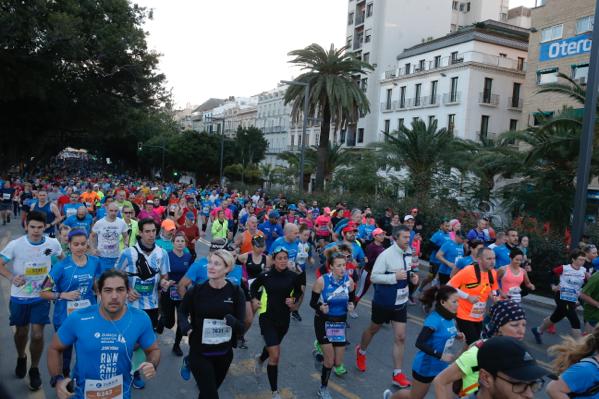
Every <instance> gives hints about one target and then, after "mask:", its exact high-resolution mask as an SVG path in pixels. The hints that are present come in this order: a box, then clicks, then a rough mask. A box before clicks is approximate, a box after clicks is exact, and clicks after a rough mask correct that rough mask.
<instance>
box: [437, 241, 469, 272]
mask: <svg viewBox="0 0 599 399" xmlns="http://www.w3.org/2000/svg"><path fill="white" fill-rule="evenodd" d="M441 251H443V257H444V258H445V259H446V260H447V261H449V262H451V263H454V264H455V261H456V259H457V258H458V257H460V258H461V257H463V256H464V244H458V243H456V242H455V241H453V240H447V241H445V244H443V245H442V246H441ZM439 273H440V274H445V275H450V274H451V269H450V268H449V266H447V265H446V264H445V263H441V266H439Z"/></svg>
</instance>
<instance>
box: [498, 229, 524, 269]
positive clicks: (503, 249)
mask: <svg viewBox="0 0 599 399" xmlns="http://www.w3.org/2000/svg"><path fill="white" fill-rule="evenodd" d="M505 237H506V242H505V244H503V245H499V246H497V247H495V248H493V252H495V269H499V268H500V267H502V266H506V265H509V264H510V262H511V259H510V252H511V251H512V249H514V248H516V247H517V246H518V232H517V231H516V230H514V229H509V230H508V231H506V232H505Z"/></svg>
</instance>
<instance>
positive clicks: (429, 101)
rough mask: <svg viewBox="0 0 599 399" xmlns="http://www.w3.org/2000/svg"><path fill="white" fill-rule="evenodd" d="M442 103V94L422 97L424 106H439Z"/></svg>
mask: <svg viewBox="0 0 599 399" xmlns="http://www.w3.org/2000/svg"><path fill="white" fill-rule="evenodd" d="M440 103H441V96H424V97H422V106H423V107H438V106H439V104H440Z"/></svg>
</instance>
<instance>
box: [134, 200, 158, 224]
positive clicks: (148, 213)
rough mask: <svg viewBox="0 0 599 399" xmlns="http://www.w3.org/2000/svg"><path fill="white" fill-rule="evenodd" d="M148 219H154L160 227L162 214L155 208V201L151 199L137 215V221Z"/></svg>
mask: <svg viewBox="0 0 599 399" xmlns="http://www.w3.org/2000/svg"><path fill="white" fill-rule="evenodd" d="M148 218H150V219H152V220H153V221H154V222H155V223H156V224H157V225H160V219H161V218H160V214H158V211H157V210H156V209H155V208H154V201H153V200H150V199H149V200H146V203H145V206H144V209H142V210H141V211H139V213H138V214H137V220H143V219H148Z"/></svg>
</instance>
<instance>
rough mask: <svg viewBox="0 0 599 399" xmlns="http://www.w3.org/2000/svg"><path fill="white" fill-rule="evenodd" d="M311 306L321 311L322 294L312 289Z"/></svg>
mask: <svg viewBox="0 0 599 399" xmlns="http://www.w3.org/2000/svg"><path fill="white" fill-rule="evenodd" d="M310 307H311V308H312V309H314V310H315V311H317V312H320V294H319V293H318V292H314V291H312V296H311V297H310Z"/></svg>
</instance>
